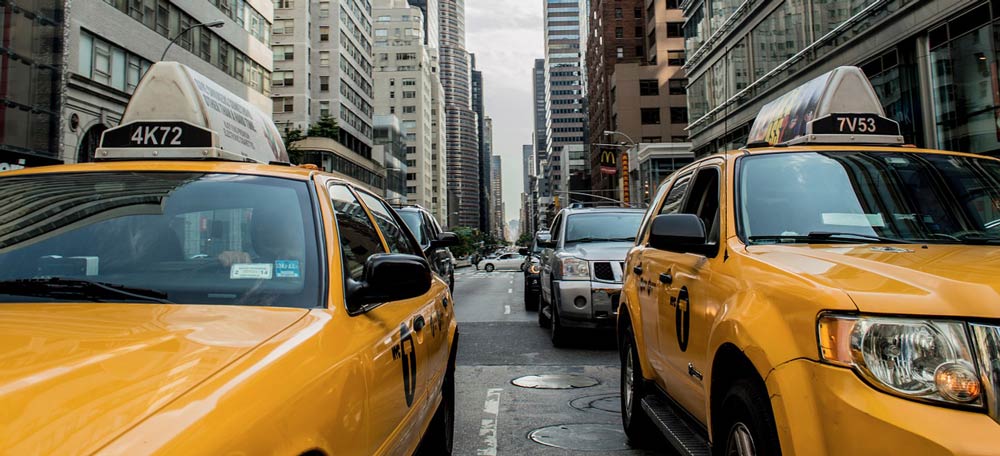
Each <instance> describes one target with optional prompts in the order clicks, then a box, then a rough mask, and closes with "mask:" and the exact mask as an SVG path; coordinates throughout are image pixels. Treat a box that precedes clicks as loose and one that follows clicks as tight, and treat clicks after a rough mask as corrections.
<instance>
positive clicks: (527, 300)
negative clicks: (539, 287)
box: [524, 283, 538, 311]
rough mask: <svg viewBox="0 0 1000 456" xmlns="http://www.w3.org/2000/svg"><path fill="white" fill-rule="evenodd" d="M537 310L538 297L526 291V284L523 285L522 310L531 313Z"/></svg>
mask: <svg viewBox="0 0 1000 456" xmlns="http://www.w3.org/2000/svg"><path fill="white" fill-rule="evenodd" d="M537 309H538V295H537V294H535V293H532V292H531V290H529V289H528V284H527V283H525V284H524V310H526V311H532V310H537Z"/></svg>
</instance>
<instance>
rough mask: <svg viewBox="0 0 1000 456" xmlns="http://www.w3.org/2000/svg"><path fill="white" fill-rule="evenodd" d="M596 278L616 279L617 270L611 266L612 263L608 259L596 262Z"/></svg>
mask: <svg viewBox="0 0 1000 456" xmlns="http://www.w3.org/2000/svg"><path fill="white" fill-rule="evenodd" d="M594 278H595V279H597V280H606V281H608V282H614V281H615V271H614V269H612V268H611V263H608V262H606V261H602V262H596V263H594Z"/></svg>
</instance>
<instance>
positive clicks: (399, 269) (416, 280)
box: [347, 253, 431, 314]
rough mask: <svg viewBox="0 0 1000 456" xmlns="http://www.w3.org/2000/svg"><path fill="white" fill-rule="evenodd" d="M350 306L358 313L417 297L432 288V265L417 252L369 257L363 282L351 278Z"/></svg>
mask: <svg viewBox="0 0 1000 456" xmlns="http://www.w3.org/2000/svg"><path fill="white" fill-rule="evenodd" d="M347 282H348V286H347V309H348V311H349V312H350V313H352V314H356V313H359V312H366V311H368V310H369V309H370V308H372V307H373V306H375V305H378V304H383V303H388V302H392V301H402V300H405V299H412V298H416V297H418V296H420V295H423V294H424V293H427V291H428V290H430V289H431V267H430V265H429V264H427V260H425V259H424V258H421V257H418V256H415V255H404V254H387V253H380V254H375V255H372V256H370V257H368V261H366V262H365V272H364V278H363V279H362V281H361V282H355V281H353V280H350V279H348V281H347Z"/></svg>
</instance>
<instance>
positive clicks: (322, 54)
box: [319, 51, 330, 67]
mask: <svg viewBox="0 0 1000 456" xmlns="http://www.w3.org/2000/svg"><path fill="white" fill-rule="evenodd" d="M319 66H321V67H328V66H330V51H319Z"/></svg>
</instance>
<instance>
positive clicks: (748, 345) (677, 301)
mask: <svg viewBox="0 0 1000 456" xmlns="http://www.w3.org/2000/svg"><path fill="white" fill-rule="evenodd" d="M808 84H809V86H805V87H801V88H799V89H796V90H793V91H789V92H787V94H786V95H785V96H783V98H778V99H777V100H775V101H772V102H771V103H769V104H767V105H765V106H764V107H763V108H762V110H761V112H760V114H759V115H758V117H757V119H756V121H755V123H754V126H753V128H751V130H750V131H751V133H750V140H749V144H747V147H745V148H743V149H742V150H731V151H728V152H724V153H719V154H715V155H710V156H706V157H701V158H699V160H697V161H696V162H694V163H692V164H690V165H689V166H686V167H684V168H682V169H680V170H678V171H677V172H676V173H674V175H673V176H672V177H671V178H669V179H668V181H667V182H665V183H664V184H663V185H662V186H661V187H660V189H659V190H658V191H657V192H656V197H655V198H654V199H653V201H654V203H653V205H652V206H651V208H650V211H649V215H648V216H647V217H646V219H645V221H644V222H643V225H642V230H641V231H640V233H641V234H640V238H639V240H638V242H637V243H636V245H635V247H634V248H633V249H632V250H631V251H630V252H629V255H628V259H627V264H626V271H627V274H626V279H625V285H624V288H623V295H622V305H621V312H620V313H619V317H618V322H619V328H618V336H619V345H618V346H619V353H620V359H621V366H622V368H621V375H622V377H621V409H622V413H621V417H622V425H623V427H624V430H625V433H626V434H627V435H628V437H629V439H630V440H631V441H632V442H633V443H637V444H642V442H644V441H645V442H648V441H649V440H650V436H651V435H653V434H654V433H656V432H658V431H662V433H663V435H664V437H666V438H667V440H668V441H669V442H670V443H671V444H672V445H673V446H674V447H675V448H676V449H677V450H678V451H682V452H685V453H686V454H710V453H714V454H724V455H743V454H757V455H776V454H783V455H786V456H787V455H817V456H832V455H872V454H901V455H904V454H905V455H909V454H927V455H930V454H934V455H944V454H948V455H985V454H1000V453H998V451H1000V424H998V423H1000V407H998V406H1000V387H998V385H1000V281H998V280H997V277H998V275H1000V248H998V247H997V245H998V244H1000V230H998V229H997V228H996V225H995V221H996V220H997V219H1000V204H998V203H1000V160H997V159H996V158H995V157H988V156H985V155H978V154H969V153H961V152H945V151H940V150H929V149H918V148H915V147H907V146H905V145H904V143H903V141H904V139H903V138H904V137H903V135H902V134H901V133H900V128H899V125H898V124H897V123H896V122H895V121H893V120H891V119H888V118H886V117H885V116H884V114H883V105H882V103H881V101H880V100H878V98H877V96H876V91H875V90H873V88H872V86H871V85H870V84H869V83H868V80H867V79H866V77H865V75H864V73H863V72H862V71H861V70H860V69H859V68H855V67H841V68H837V69H836V70H833V72H831V73H827V74H825V75H823V76H820V77H817V78H815V79H814V80H813V81H812V82H809V83H808ZM817 89H822V90H821V91H817ZM844 100H847V103H850V105H849V106H850V110H849V111H847V112H848V113H846V114H843V113H840V112H839V111H838V110H841V109H844V108H843V106H844V104H842V103H845V101H844ZM796 125H797V126H798V128H793V127H788V128H783V127H784V126H796Z"/></svg>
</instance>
